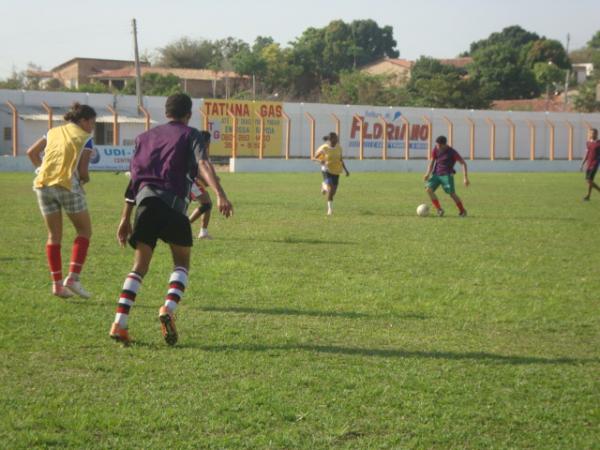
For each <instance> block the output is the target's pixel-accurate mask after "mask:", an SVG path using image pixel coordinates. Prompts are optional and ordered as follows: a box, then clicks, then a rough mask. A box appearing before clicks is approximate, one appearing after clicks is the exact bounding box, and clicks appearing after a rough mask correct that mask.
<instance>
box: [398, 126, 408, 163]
mask: <svg viewBox="0 0 600 450" xmlns="http://www.w3.org/2000/svg"><path fill="white" fill-rule="evenodd" d="M400 120H402V122H403V123H404V126H405V128H404V159H405V160H406V161H408V160H409V159H410V122H409V121H408V119H407V118H406V117H404V116H400Z"/></svg>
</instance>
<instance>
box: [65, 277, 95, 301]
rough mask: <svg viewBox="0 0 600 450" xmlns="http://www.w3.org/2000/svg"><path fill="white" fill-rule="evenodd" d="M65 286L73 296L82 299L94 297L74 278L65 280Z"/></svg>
mask: <svg viewBox="0 0 600 450" xmlns="http://www.w3.org/2000/svg"><path fill="white" fill-rule="evenodd" d="M63 286H64V287H65V288H67V289H68V290H69V291H71V292H72V293H73V294H77V295H79V296H80V297H82V298H90V297H91V296H92V294H90V293H89V292H88V291H86V290H85V289H84V287H83V286H82V285H81V281H79V280H76V279H74V278H69V277H67V278H65V282H64V283H63Z"/></svg>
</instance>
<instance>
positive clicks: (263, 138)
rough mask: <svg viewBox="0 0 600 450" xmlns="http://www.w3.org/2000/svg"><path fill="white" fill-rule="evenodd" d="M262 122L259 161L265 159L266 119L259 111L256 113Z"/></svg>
mask: <svg viewBox="0 0 600 450" xmlns="http://www.w3.org/2000/svg"><path fill="white" fill-rule="evenodd" d="M254 114H256V117H258V119H259V120H260V138H259V139H258V159H263V157H264V154H265V118H264V117H263V116H261V115H260V113H259V112H258V111H254Z"/></svg>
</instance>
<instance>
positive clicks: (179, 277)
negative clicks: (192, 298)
mask: <svg viewBox="0 0 600 450" xmlns="http://www.w3.org/2000/svg"><path fill="white" fill-rule="evenodd" d="M187 282H188V271H187V269H186V268H185V267H175V269H174V270H173V273H171V277H170V278H169V290H168V292H167V297H166V298H165V306H166V307H167V309H168V310H169V312H170V313H171V314H173V313H174V312H175V309H177V305H178V304H179V302H180V301H181V298H182V297H183V293H184V292H185V287H186V285H187Z"/></svg>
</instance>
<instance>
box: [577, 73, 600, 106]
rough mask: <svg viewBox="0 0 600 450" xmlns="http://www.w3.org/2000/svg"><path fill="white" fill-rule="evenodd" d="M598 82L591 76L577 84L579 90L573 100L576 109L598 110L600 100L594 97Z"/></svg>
mask: <svg viewBox="0 0 600 450" xmlns="http://www.w3.org/2000/svg"><path fill="white" fill-rule="evenodd" d="M599 82H600V81H598V80H597V79H594V78H592V79H590V80H588V81H586V82H585V83H583V84H581V85H580V86H579V92H578V94H577V95H576V96H575V99H574V102H573V103H574V105H575V109H576V110H577V111H580V112H596V111H600V102H599V101H598V99H597V98H596V89H597V85H598V83H599Z"/></svg>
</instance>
